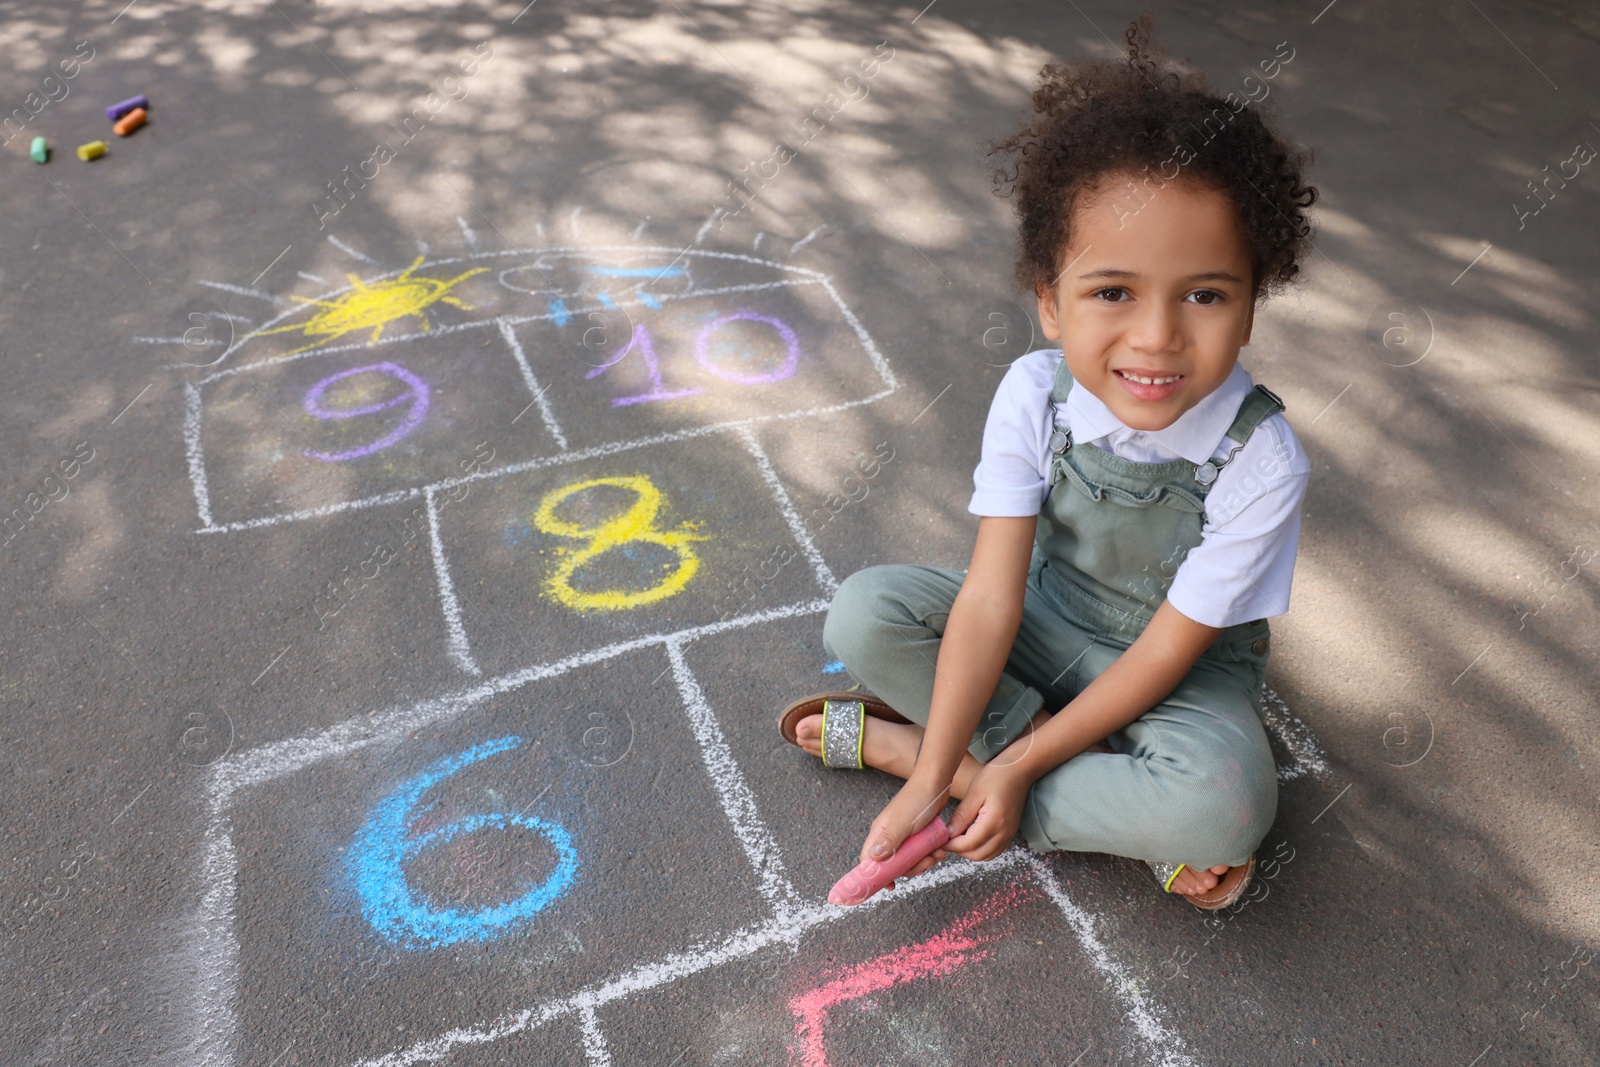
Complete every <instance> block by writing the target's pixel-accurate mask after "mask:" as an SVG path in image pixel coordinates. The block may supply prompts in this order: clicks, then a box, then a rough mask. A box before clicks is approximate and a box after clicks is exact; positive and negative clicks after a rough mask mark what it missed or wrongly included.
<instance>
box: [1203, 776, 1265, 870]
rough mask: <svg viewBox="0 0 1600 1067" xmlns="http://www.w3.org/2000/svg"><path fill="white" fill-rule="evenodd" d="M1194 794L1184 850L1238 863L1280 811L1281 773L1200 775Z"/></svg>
mask: <svg viewBox="0 0 1600 1067" xmlns="http://www.w3.org/2000/svg"><path fill="white" fill-rule="evenodd" d="M1196 794H1197V795H1195V796H1194V797H1193V798H1192V804H1193V808H1192V815H1191V817H1190V818H1189V819H1187V820H1185V822H1187V823H1188V827H1189V833H1188V834H1187V835H1186V836H1187V838H1188V840H1187V842H1186V845H1185V849H1184V851H1185V852H1186V853H1190V854H1191V857H1192V861H1193V862H1196V863H1203V864H1205V865H1207V866H1210V865H1214V864H1217V863H1226V864H1229V865H1230V866H1236V865H1238V864H1240V863H1243V862H1244V861H1245V858H1246V857H1247V856H1249V855H1250V853H1252V852H1254V851H1255V850H1256V848H1257V846H1259V845H1260V844H1261V842H1262V841H1263V840H1264V839H1265V838H1266V836H1267V833H1268V831H1270V830H1271V829H1272V823H1273V821H1274V820H1275V819H1276V818H1277V815H1278V778H1277V771H1276V768H1275V767H1274V768H1273V770H1272V772H1271V773H1270V774H1242V773H1234V774H1231V775H1220V774H1219V775H1216V776H1209V777H1208V778H1205V779H1201V780H1200V781H1199V782H1198V783H1197V787H1196Z"/></svg>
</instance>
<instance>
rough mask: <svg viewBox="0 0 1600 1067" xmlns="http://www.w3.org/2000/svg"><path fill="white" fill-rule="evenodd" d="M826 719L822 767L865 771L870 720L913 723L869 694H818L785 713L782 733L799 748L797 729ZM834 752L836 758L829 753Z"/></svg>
mask: <svg viewBox="0 0 1600 1067" xmlns="http://www.w3.org/2000/svg"><path fill="white" fill-rule="evenodd" d="M818 713H820V714H821V715H822V764H823V766H825V767H831V768H835V769H848V770H856V771H859V770H862V769H864V768H865V767H866V764H864V763H862V762H861V738H862V736H863V735H864V733H865V732H866V731H865V730H864V729H863V727H864V726H865V723H866V717H867V716H868V715H870V716H872V717H873V718H874V719H882V720H884V721H885V722H895V723H909V722H910V721H911V720H910V719H908V718H906V717H905V716H904V715H901V714H900V713H899V712H898V711H895V710H894V709H893V708H891V707H890V706H889V705H887V704H885V703H884V702H883V701H881V700H879V699H878V698H877V697H872V696H868V695H866V694H865V693H818V694H817V695H816V696H809V697H806V698H804V699H803V700H797V701H795V702H794V703H793V704H790V705H789V706H788V707H786V708H784V709H783V713H782V714H781V715H779V716H778V733H780V734H782V735H783V739H784V740H785V741H787V742H789V743H790V744H791V745H795V746H796V747H798V746H799V744H800V741H799V738H798V737H796V735H795V728H796V727H797V726H799V725H800V720H801V719H803V718H805V717H806V716H808V715H816V714H818ZM830 748H831V749H833V753H834V754H833V757H832V758H831V759H830V758H829V756H828V749H830Z"/></svg>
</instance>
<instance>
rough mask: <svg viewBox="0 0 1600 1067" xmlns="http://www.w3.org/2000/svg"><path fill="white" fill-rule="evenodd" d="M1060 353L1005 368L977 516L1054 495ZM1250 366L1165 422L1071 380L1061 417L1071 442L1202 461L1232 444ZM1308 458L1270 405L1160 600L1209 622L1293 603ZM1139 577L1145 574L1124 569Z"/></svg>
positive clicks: (980, 470) (987, 440) (1258, 614)
mask: <svg viewBox="0 0 1600 1067" xmlns="http://www.w3.org/2000/svg"><path fill="white" fill-rule="evenodd" d="M1060 365H1061V352H1060V351H1059V350H1056V349H1042V350H1040V351H1037V352H1030V353H1028V354H1027V355H1025V356H1022V357H1021V358H1019V359H1018V360H1017V361H1016V362H1014V363H1013V364H1012V365H1011V368H1010V369H1009V370H1008V371H1006V376H1005V377H1004V378H1003V379H1001V381H1000V387H999V388H998V389H997V390H996V391H995V395H994V401H993V403H992V404H991V405H990V407H989V419H988V422H987V423H986V424H985V425H984V428H983V458H982V459H981V460H980V461H979V463H978V467H977V469H976V470H975V471H974V472H973V474H972V482H973V486H974V492H973V494H972V502H971V503H969V504H968V505H967V510H968V511H970V512H972V513H973V514H974V515H996V516H1028V515H1037V514H1039V511H1040V509H1041V508H1042V507H1043V506H1044V502H1045V498H1046V497H1048V496H1049V493H1050V460H1051V458H1052V455H1051V452H1050V432H1051V429H1052V413H1051V405H1050V389H1051V387H1052V385H1053V384H1054V381H1055V374H1056V368H1057V367H1059V366H1060ZM1253 388H1255V383H1254V382H1253V381H1252V380H1251V378H1250V375H1249V373H1248V372H1246V371H1245V369H1244V368H1243V367H1241V366H1238V365H1235V366H1234V368H1233V373H1232V374H1230V375H1229V376H1228V378H1227V380H1226V381H1224V382H1223V383H1222V385H1220V386H1218V387H1217V389H1216V390H1215V391H1214V392H1212V393H1211V394H1210V395H1209V396H1206V397H1205V398H1204V399H1202V400H1201V401H1200V402H1199V403H1198V404H1196V405H1195V406H1194V407H1192V408H1190V409H1189V410H1188V411H1186V412H1184V413H1183V415H1182V416H1180V417H1179V419H1178V421H1176V422H1174V423H1173V424H1172V425H1171V426H1168V427H1167V428H1166V429H1164V430H1155V431H1148V432H1147V431H1142V430H1133V429H1129V428H1128V427H1127V426H1126V425H1125V424H1124V423H1123V422H1122V420H1120V419H1118V418H1117V417H1116V416H1115V415H1113V414H1112V413H1111V409H1110V408H1108V407H1106V405H1105V404H1104V403H1102V402H1101V400H1100V398H1099V397H1097V396H1095V395H1094V394H1093V393H1091V392H1089V390H1087V389H1085V388H1083V387H1082V386H1081V385H1079V384H1078V383H1077V382H1073V384H1072V388H1071V390H1070V391H1069V392H1068V393H1067V401H1066V403H1065V404H1062V405H1060V409H1059V417H1060V419H1061V421H1062V423H1063V424H1064V425H1065V426H1067V427H1068V428H1070V429H1071V431H1072V440H1073V443H1074V444H1075V445H1080V444H1092V445H1095V446H1097V447H1099V448H1103V449H1105V450H1106V451H1108V452H1111V453H1112V454H1114V455H1117V456H1121V457H1122V458H1124V459H1128V460H1132V461H1134V462H1136V463H1164V462H1168V461H1171V460H1175V459H1180V458H1181V459H1185V460H1188V461H1189V462H1191V463H1195V464H1200V463H1203V462H1205V461H1206V460H1208V459H1222V458H1224V457H1226V456H1227V455H1228V453H1229V451H1231V450H1232V449H1233V448H1234V447H1235V444H1236V442H1234V441H1233V440H1232V439H1231V438H1229V437H1228V427H1229V426H1230V425H1231V424H1232V423H1233V419H1234V416H1235V415H1237V414H1238V412H1239V405H1240V403H1241V402H1243V400H1244V398H1245V396H1246V394H1248V393H1249V392H1250V390H1251V389H1253ZM1310 475H1311V463H1310V460H1308V459H1307V458H1306V455H1305V452H1304V451H1303V450H1302V449H1301V448H1300V442H1299V441H1298V439H1296V437H1295V435H1294V431H1293V430H1291V429H1290V428H1289V421H1288V420H1287V419H1285V418H1284V417H1283V415H1282V414H1280V413H1277V412H1274V413H1273V414H1271V415H1269V416H1267V417H1266V418H1265V419H1263V420H1262V421H1261V424H1260V425H1259V426H1257V427H1256V430H1255V432H1254V433H1253V434H1251V435H1250V439H1249V441H1247V442H1246V443H1245V446H1244V447H1243V448H1241V449H1239V451H1238V452H1237V453H1236V454H1235V455H1234V457H1233V459H1232V460H1230V461H1229V462H1228V464H1227V465H1226V466H1224V467H1223V468H1222V469H1221V471H1220V472H1219V473H1218V475H1217V480H1216V483H1215V484H1214V485H1212V487H1211V492H1210V493H1209V494H1208V495H1207V497H1206V512H1205V519H1204V523H1203V525H1202V527H1201V541H1200V544H1199V545H1197V546H1195V547H1194V548H1193V549H1191V550H1190V551H1189V552H1188V554H1187V555H1185V556H1183V557H1182V558H1181V559H1178V560H1171V561H1167V562H1166V563H1165V564H1164V565H1163V566H1162V568H1161V570H1160V573H1159V574H1156V575H1154V577H1155V578H1156V580H1157V581H1158V582H1159V584H1162V585H1164V584H1166V583H1167V582H1168V581H1170V583H1171V585H1170V587H1169V588H1168V589H1167V599H1168V600H1169V601H1170V602H1171V603H1172V606H1173V607H1175V608H1177V609H1178V611H1180V612H1182V613H1183V614H1184V615H1185V616H1187V617H1188V618H1190V619H1193V620H1194V621H1195V622H1199V623H1203V624H1205V625H1207V626H1219V627H1225V626H1232V625H1234V624H1235V623H1241V622H1250V621H1251V620H1254V619H1261V618H1267V617H1269V616H1272V615H1281V614H1283V613H1284V612H1286V611H1288V610H1289V587H1290V583H1291V580H1292V579H1293V577H1294V558H1295V551H1296V549H1297V548H1298V547H1299V543H1300V501H1301V499H1302V498H1303V497H1304V496H1305V491H1306V481H1307V479H1308V478H1309V477H1310ZM1126 577H1127V579H1128V581H1129V582H1130V583H1133V584H1135V585H1137V584H1138V583H1140V582H1145V581H1148V580H1150V578H1151V577H1152V575H1150V574H1145V575H1128V576H1126Z"/></svg>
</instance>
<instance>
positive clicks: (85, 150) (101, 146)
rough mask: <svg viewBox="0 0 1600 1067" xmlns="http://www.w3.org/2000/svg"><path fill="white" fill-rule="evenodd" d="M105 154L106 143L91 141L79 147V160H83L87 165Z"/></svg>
mask: <svg viewBox="0 0 1600 1067" xmlns="http://www.w3.org/2000/svg"><path fill="white" fill-rule="evenodd" d="M105 154H106V143H105V142H104V141H90V142H89V143H88V144H81V145H79V146H78V158H79V159H81V160H83V161H84V162H85V163H87V162H89V160H91V159H99V158H100V157H101V156H103V155H105Z"/></svg>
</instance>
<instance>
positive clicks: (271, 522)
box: [195, 469, 437, 534]
mask: <svg viewBox="0 0 1600 1067" xmlns="http://www.w3.org/2000/svg"><path fill="white" fill-rule="evenodd" d="M202 473H203V469H202ZM430 489H437V487H436V486H427V485H424V486H418V487H416V488H413V489H395V490H393V491H391V492H388V493H380V494H378V495H377V496H367V497H361V498H360V499H359V500H341V501H339V502H337V503H334V504H323V505H322V506H320V507H315V508H308V509H306V510H304V511H296V512H294V513H293V514H292V515H289V516H281V515H271V516H268V517H266V518H264V519H249V520H246V521H244V522H225V523H222V524H221V525H218V524H216V523H213V522H211V521H210V519H211V516H210V513H209V511H208V512H207V513H205V514H203V515H202V516H201V518H202V519H204V520H205V521H206V525H204V526H201V527H199V528H197V529H196V530H195V533H203V534H211V533H236V532H238V531H240V530H254V529H257V528H259V527H262V526H276V525H278V524H279V523H282V522H290V521H300V520H304V519H320V518H322V517H323V516H325V515H338V514H340V513H341V512H345V511H363V510H365V509H367V508H376V507H382V506H383V505H385V504H398V503H400V502H401V501H404V500H412V499H414V498H416V497H419V496H422V495H423V494H424V493H426V492H427V491H428V490H430Z"/></svg>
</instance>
